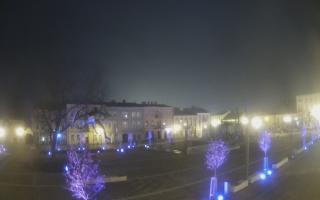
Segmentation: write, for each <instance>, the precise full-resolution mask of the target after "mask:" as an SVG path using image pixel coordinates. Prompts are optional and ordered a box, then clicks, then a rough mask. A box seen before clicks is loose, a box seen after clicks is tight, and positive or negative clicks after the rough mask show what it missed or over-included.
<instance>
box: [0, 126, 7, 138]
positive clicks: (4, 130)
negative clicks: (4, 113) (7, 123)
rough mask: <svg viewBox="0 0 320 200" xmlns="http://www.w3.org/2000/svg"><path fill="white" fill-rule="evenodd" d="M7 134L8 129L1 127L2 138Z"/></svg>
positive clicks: (0, 135)
mask: <svg viewBox="0 0 320 200" xmlns="http://www.w3.org/2000/svg"><path fill="white" fill-rule="evenodd" d="M5 135H6V129H4V128H2V127H0V138H4V137H5Z"/></svg>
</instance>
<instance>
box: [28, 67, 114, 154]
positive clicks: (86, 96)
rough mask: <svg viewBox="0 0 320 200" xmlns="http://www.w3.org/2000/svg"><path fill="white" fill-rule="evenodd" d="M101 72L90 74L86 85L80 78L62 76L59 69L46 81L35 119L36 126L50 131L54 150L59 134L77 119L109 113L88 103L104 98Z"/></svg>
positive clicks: (51, 146)
mask: <svg viewBox="0 0 320 200" xmlns="http://www.w3.org/2000/svg"><path fill="white" fill-rule="evenodd" d="M99 74H101V73H97V74H96V76H92V77H91V78H89V79H88V80H87V81H86V84H85V86H83V85H81V84H79V83H78V81H77V80H76V81H71V80H68V79H64V78H59V77H60V76H59V75H60V74H59V73H58V74H54V73H53V74H52V77H53V78H52V79H50V80H48V82H47V83H46V85H45V92H44V95H43V98H42V99H41V101H40V102H41V103H39V105H37V106H36V109H35V110H34V112H33V116H32V118H33V119H32V121H33V122H34V123H36V124H38V125H37V126H33V127H38V128H39V127H42V132H47V135H48V136H49V144H50V149H51V152H52V153H54V152H55V147H56V144H57V136H58V134H59V133H64V132H65V131H66V130H67V129H68V128H69V127H71V126H73V125H74V124H75V122H76V121H78V120H84V121H87V120H88V119H89V117H90V116H95V115H97V116H98V115H99V116H102V115H103V116H108V114H107V112H104V111H102V110H92V109H90V106H89V105H90V104H93V103H94V104H103V101H104V100H105V90H104V88H105V87H104V84H103V79H102V77H101V76H100V75H99ZM67 105H69V106H67ZM38 131H39V130H38ZM35 132H37V131H35ZM38 139H39V138H38Z"/></svg>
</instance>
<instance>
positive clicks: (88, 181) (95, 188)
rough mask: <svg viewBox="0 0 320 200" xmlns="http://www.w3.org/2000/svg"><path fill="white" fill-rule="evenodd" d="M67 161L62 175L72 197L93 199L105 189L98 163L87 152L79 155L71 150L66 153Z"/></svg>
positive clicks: (83, 199) (85, 199) (86, 199)
mask: <svg viewBox="0 0 320 200" xmlns="http://www.w3.org/2000/svg"><path fill="white" fill-rule="evenodd" d="M67 159H68V163H67V165H66V166H65V169H64V170H65V174H64V175H65V179H66V182H67V187H68V190H69V191H71V193H72V196H73V197H75V198H77V199H82V200H90V199H94V198H95V197H96V196H97V194H98V193H99V192H100V191H101V190H103V189H104V187H105V185H104V176H103V175H100V173H99V165H98V163H97V162H95V161H94V160H93V159H92V157H91V155H90V153H89V152H87V151H85V152H83V153H81V154H80V153H77V152H76V151H74V150H71V151H69V152H68V153H67Z"/></svg>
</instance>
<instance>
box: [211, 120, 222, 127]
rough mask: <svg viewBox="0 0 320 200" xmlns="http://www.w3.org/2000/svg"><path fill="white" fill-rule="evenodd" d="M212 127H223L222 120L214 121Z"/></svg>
mask: <svg viewBox="0 0 320 200" xmlns="http://www.w3.org/2000/svg"><path fill="white" fill-rule="evenodd" d="M211 125H212V126H213V127H214V128H216V127H218V126H219V125H221V120H219V119H213V120H212V121H211Z"/></svg>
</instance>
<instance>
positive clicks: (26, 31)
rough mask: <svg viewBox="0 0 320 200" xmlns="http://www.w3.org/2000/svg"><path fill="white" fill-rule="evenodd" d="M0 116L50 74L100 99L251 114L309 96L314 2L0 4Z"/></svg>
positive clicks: (314, 79) (315, 34) (313, 73)
mask: <svg viewBox="0 0 320 200" xmlns="http://www.w3.org/2000/svg"><path fill="white" fill-rule="evenodd" d="M0 11H1V14H0V15H1V31H0V36H1V37H0V40H1V43H0V52H1V54H0V66H1V71H0V92H1V93H0V97H1V98H0V105H1V107H0V108H1V112H4V113H6V112H9V113H10V112H11V111H12V110H14V111H15V112H20V111H22V110H24V108H25V107H27V106H28V105H30V104H32V103H33V102H34V101H35V100H36V99H37V98H39V97H41V95H42V92H43V90H45V88H43V87H42V86H43V83H44V81H47V80H50V78H51V75H52V74H51V72H52V71H55V70H57V71H58V72H59V74H60V75H59V76H61V77H63V78H65V79H72V80H77V81H78V82H79V83H80V85H81V87H86V80H88V79H87V77H88V76H92V75H93V74H95V73H96V72H99V73H101V75H102V77H103V78H104V80H105V83H106V85H107V94H108V99H109V100H111V99H116V100H122V99H127V100H128V101H137V102H140V101H146V100H147V101H148V100H149V101H158V102H161V103H165V104H169V105H173V106H190V105H198V106H202V107H204V108H207V109H209V110H211V111H218V110H223V109H228V108H240V109H244V108H247V109H250V110H258V111H261V110H263V111H266V110H270V111H271V110H272V111H273V110H277V109H279V108H283V107H290V106H291V107H293V105H294V101H293V100H294V97H295V95H297V94H301V93H308V92H313V91H320V89H319V86H318V85H319V83H320V82H319V81H318V80H319V73H320V70H319V61H320V60H319V58H318V55H319V52H320V48H319V45H320V42H319V41H320V40H319V22H320V20H319V17H320V15H319V14H317V13H319V11H320V10H319V3H316V1H292V0H285V1H281V0H266V1H241V2H240V1H175V0H169V1H163V0H162V1H150V0H146V1H142V0H138V1H132V0H130V1H129V0H128V1H47V2H45V1H32V3H31V2H26V1H7V2H2V3H1V10H0Z"/></svg>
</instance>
